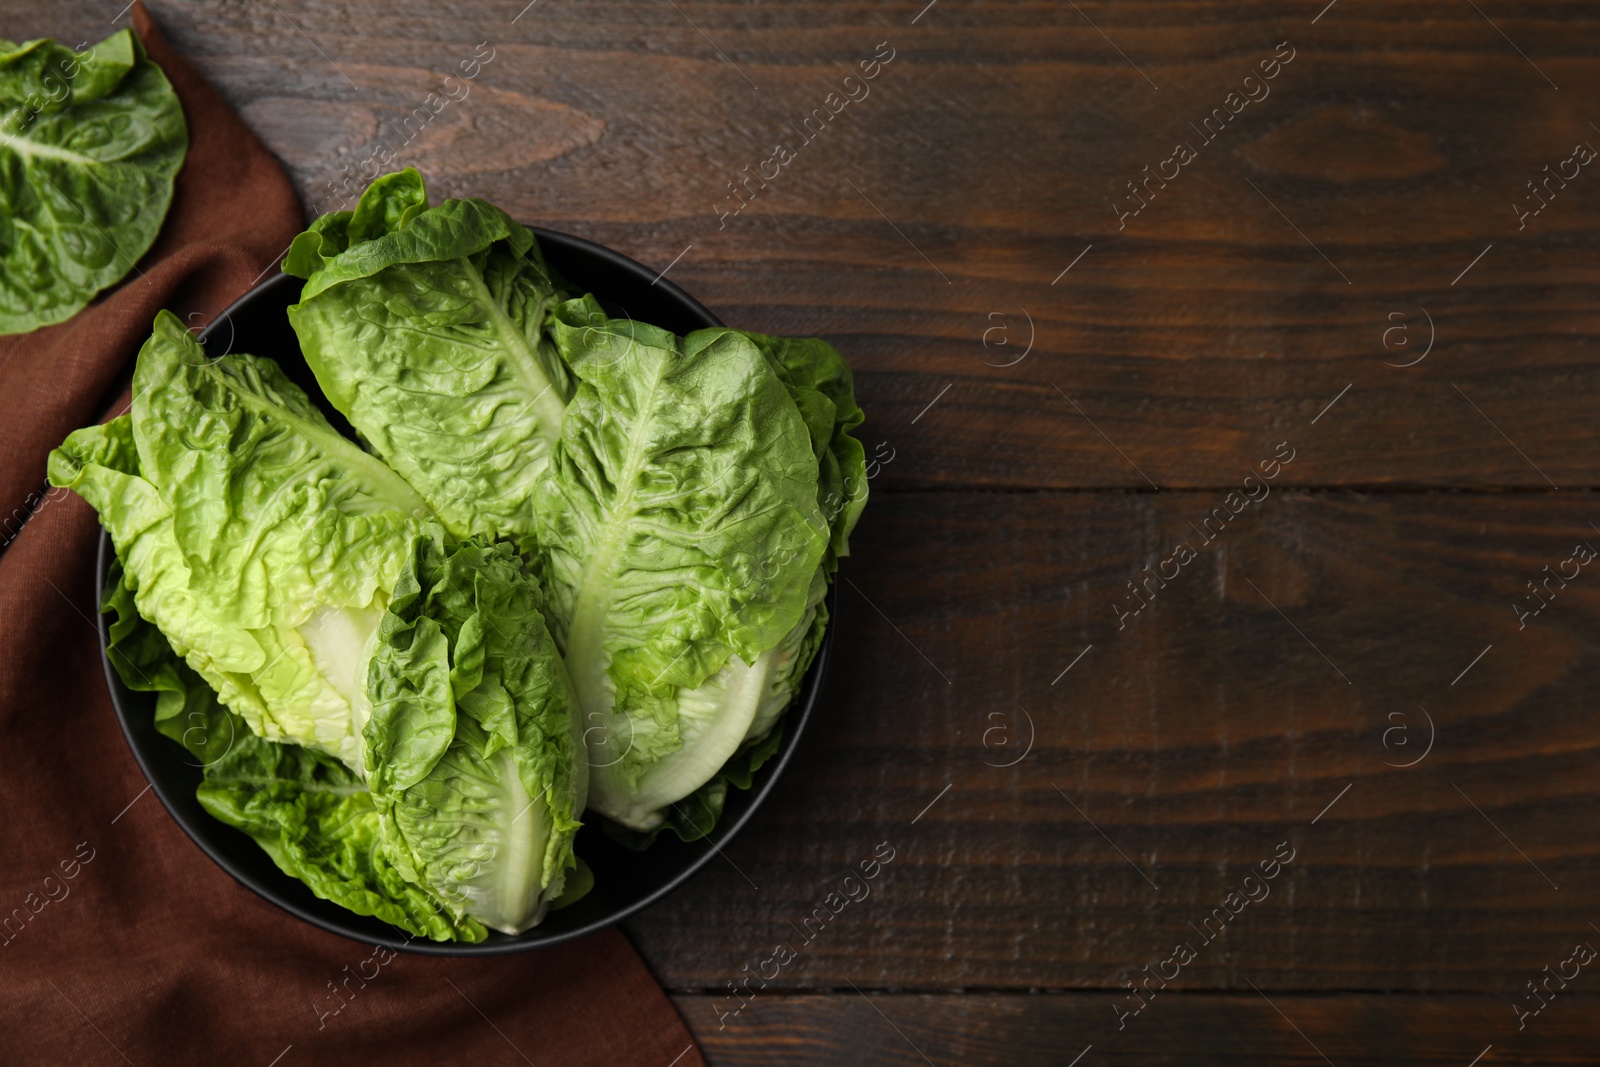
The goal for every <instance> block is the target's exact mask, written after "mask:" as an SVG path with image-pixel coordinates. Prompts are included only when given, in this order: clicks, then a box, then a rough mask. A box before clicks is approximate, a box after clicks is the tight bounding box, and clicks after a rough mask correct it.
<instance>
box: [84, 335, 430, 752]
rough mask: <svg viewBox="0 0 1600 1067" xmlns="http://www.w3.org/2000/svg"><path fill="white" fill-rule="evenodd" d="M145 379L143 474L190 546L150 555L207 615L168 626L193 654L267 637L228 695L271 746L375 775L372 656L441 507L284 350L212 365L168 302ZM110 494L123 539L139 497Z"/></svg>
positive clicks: (172, 542)
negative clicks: (343, 417)
mask: <svg viewBox="0 0 1600 1067" xmlns="http://www.w3.org/2000/svg"><path fill="white" fill-rule="evenodd" d="M133 388H134V401H133V408H132V413H131V427H132V437H133V442H134V444H135V446H136V448H137V461H138V462H137V471H138V474H139V475H140V476H141V477H142V479H143V480H144V483H145V485H147V486H153V487H154V489H155V493H156V496H157V497H158V498H159V499H160V501H161V502H162V504H163V505H164V506H165V508H166V511H167V512H168V514H169V515H170V534H167V535H166V536H167V537H169V540H168V541H166V542H164V544H165V546H166V547H169V548H170V547H175V548H176V549H177V553H178V560H176V561H174V560H167V559H162V560H159V561H156V560H152V561H151V563H150V565H159V566H162V567H164V568H166V569H167V570H169V571H171V572H172V573H173V574H174V575H179V574H181V575H183V576H184V577H185V578H186V589H187V592H188V600H186V601H184V603H183V607H184V610H185V611H189V610H191V609H192V610H193V611H194V612H196V613H198V615H199V616H200V617H201V619H202V622H201V623H200V624H197V625H189V624H187V623H186V622H185V621H184V620H183V619H178V618H174V617H173V616H172V615H171V614H164V613H162V612H160V611H159V610H157V609H153V608H152V609H151V610H153V611H155V614H154V615H152V618H153V620H154V621H155V622H156V624H157V625H158V626H160V627H161V628H162V630H163V631H164V632H165V633H167V634H168V636H169V637H172V638H173V639H174V640H175V641H176V642H178V644H179V645H180V647H181V648H182V649H183V651H184V652H185V653H186V654H187V653H189V652H190V651H191V650H193V651H198V652H200V653H201V654H203V655H209V656H211V657H212V658H213V659H215V658H216V656H217V653H216V652H215V650H214V649H213V645H214V644H216V643H218V642H226V645H227V647H228V648H229V649H234V648H235V647H236V646H238V647H240V648H242V647H243V646H246V645H250V646H253V648H254V653H253V654H252V655H246V654H245V653H244V652H243V651H240V652H238V654H236V655H233V656H231V657H230V658H228V659H227V660H226V661H225V662H223V661H219V666H221V667H224V668H225V669H226V670H229V671H232V672H234V673H236V674H242V675H244V676H245V678H244V681H241V682H240V684H239V685H238V686H237V687H235V688H237V689H239V690H242V691H244V698H245V699H244V703H243V704H240V703H238V702H236V699H235V697H236V695H237V694H236V693H235V692H234V691H233V690H230V689H229V688H228V687H226V686H224V685H222V684H217V690H218V692H219V693H221V694H222V697H223V699H224V701H225V702H226V703H227V704H228V705H229V706H230V707H232V708H234V710H235V711H237V712H238V713H239V714H241V715H243V716H244V717H245V718H246V720H247V721H248V722H249V723H250V726H251V728H252V729H253V730H255V731H256V732H257V733H259V734H261V736H263V737H265V738H267V739H268V740H272V741H279V740H286V741H293V742H296V743H299V744H304V745H309V746H311V747H314V748H317V749H319V750H321V751H324V752H328V753H329V754H331V755H335V756H337V757H339V758H341V759H343V760H344V761H345V763H346V764H347V765H349V766H350V767H351V768H352V769H353V770H355V771H356V772H357V773H364V763H363V760H362V757H361V751H360V749H361V725H362V723H363V722H364V721H365V717H366V696H365V691H366V684H365V683H366V662H367V659H368V656H369V654H370V649H371V644H372V641H373V640H374V634H375V633H376V630H377V625H378V620H379V619H380V618H381V617H382V614H383V610H384V608H385V607H386V606H387V603H388V595H389V590H390V589H391V588H392V587H393V586H394V583H395V581H396V580H397V579H398V578H399V576H400V573H401V571H402V569H403V568H404V566H405V562H406V559H407V557H408V555H409V553H410V548H411V543H412V541H413V540H414V539H415V538H416V537H417V536H418V534H419V531H420V529H421V527H422V524H423V523H424V522H425V521H427V520H428V519H429V517H430V515H431V513H430V512H429V510H428V507H427V505H426V504H425V503H424V502H423V500H422V498H421V497H420V496H418V495H417V493H416V492H415V491H414V490H413V489H412V488H411V487H410V486H409V485H407V484H406V482H405V481H404V479H402V478H401V477H400V476H399V475H397V474H396V473H395V472H394V471H392V470H391V469H389V468H388V467H386V466H385V465H384V464H383V463H382V461H380V460H378V459H376V458H374V457H373V456H371V455H368V454H367V453H366V452H363V451H362V450H361V449H360V448H358V447H356V446H355V445H354V444H352V443H351V442H350V441H348V440H346V439H345V438H343V437H342V436H340V435H339V434H338V432H337V431H335V430H334V429H333V427H331V426H330V425H329V424H328V422H327V420H326V419H325V418H323V416H322V414H321V413H320V412H319V411H318V410H317V409H316V407H315V406H314V405H312V403H311V402H310V400H309V399H308V398H307V397H306V395H305V393H304V392H302V391H301V390H300V389H299V387H297V386H295V385H294V384H293V383H292V382H290V381H289V380H288V379H287V378H285V377H284V376H283V373H282V372H281V371H280V370H279V369H278V367H277V365H276V364H275V363H273V362H272V361H271V360H269V359H261V358H257V357H254V356H248V355H229V356H224V357H222V358H219V359H209V358H207V357H206V355H205V352H204V350H203V349H202V348H201V347H200V346H199V344H198V343H197V342H196V341H195V340H194V338H193V337H192V336H191V335H190V333H189V332H188V331H187V330H186V329H184V327H183V324H182V323H181V322H179V320H178V319H177V318H176V316H173V315H172V314H170V313H168V312H162V313H161V314H160V315H158V316H157V318H156V321H155V328H154V331H153V332H152V334H151V337H150V339H149V340H148V341H147V342H146V343H145V345H144V347H143V348H142V349H141V350H140V352H139V359H138V363H137V365H136V367H135V370H134V377H133ZM80 481H81V480H80ZM76 487H77V486H76V485H75V488H76ZM80 491H82V489H80ZM149 495H150V494H149V492H148V491H146V490H144V489H141V491H140V496H139V499H141V500H142V499H146V498H148V497H149ZM104 496H105V498H104V500H103V501H101V502H98V503H97V501H96V500H95V499H93V498H91V500H90V502H91V503H95V504H96V506H97V508H99V510H100V511H101V516H102V521H103V522H106V524H107V527H108V529H111V531H112V536H113V539H114V540H115V539H116V538H117V537H118V525H119V518H118V515H117V514H115V513H117V512H118V511H119V510H120V509H121V508H122V507H123V506H124V499H125V496H124V494H122V493H120V492H116V491H111V492H108V493H106V494H104ZM102 503H103V504H104V506H102ZM108 511H109V512H111V513H112V514H111V515H110V517H109V518H108ZM118 548H119V551H120V550H121V549H122V544H121V542H120V541H119V542H118ZM128 560H129V565H130V568H132V569H134V570H135V573H139V570H138V568H136V567H135V566H134V564H135V558H134V557H133V556H131V555H130V556H128ZM179 561H181V564H182V569H180V567H179ZM141 565H143V564H141ZM142 579H143V576H142V574H141V581H142ZM143 608H144V604H143V602H142V601H141V609H143ZM208 680H210V676H209V675H208Z"/></svg>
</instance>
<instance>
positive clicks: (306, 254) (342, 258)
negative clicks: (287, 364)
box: [284, 170, 572, 537]
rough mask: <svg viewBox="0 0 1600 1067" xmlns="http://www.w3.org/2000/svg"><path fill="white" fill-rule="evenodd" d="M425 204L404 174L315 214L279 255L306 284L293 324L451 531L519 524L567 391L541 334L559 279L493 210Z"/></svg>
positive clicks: (333, 385) (355, 418) (333, 392)
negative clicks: (340, 208)
mask: <svg viewBox="0 0 1600 1067" xmlns="http://www.w3.org/2000/svg"><path fill="white" fill-rule="evenodd" d="M427 204H428V199H427V192H426V189H425V188H424V186H423V181H422V177H421V176H420V175H419V174H417V172H416V171H414V170H405V171H401V172H399V173H396V174H390V175H387V176H385V177H383V178H380V179H378V180H377V181H376V182H374V183H373V184H372V185H371V186H370V187H369V188H368V189H367V191H366V193H364V194H363V195H362V197H361V200H360V202H359V203H358V204H357V206H356V209H355V211H354V212H337V213H333V214H328V215H323V216H321V217H320V218H318V219H317V220H316V222H314V223H313V224H312V227H311V229H310V230H308V231H307V232H306V233H303V234H301V235H300V236H299V237H298V238H296V239H295V242H294V244H293V245H292V246H291V248H290V250H289V255H288V257H287V259H285V261H284V270H285V271H287V272H289V273H290V274H294V275H297V276H299V277H303V278H306V279H307V281H306V285H305V288H304V290H303V292H302V293H301V297H300V302H299V303H298V304H296V305H294V306H293V307H291V308H290V309H289V321H290V322H291V323H292V324H293V326H294V329H295V333H296V334H297V335H298V337H299V338H300V347H301V350H302V351H304V352H305V355H306V361H307V362H308V363H309V364H310V365H311V369H312V371H313V372H315V374H316V376H317V381H318V383H319V384H320V385H321V386H322V390H323V392H324V393H325V394H326V395H327V397H328V399H329V400H330V401H331V402H332V403H333V405H334V406H335V407H336V408H338V409H339V411H341V412H342V413H343V414H344V415H345V416H346V417H347V418H348V419H349V420H350V423H351V425H353V426H354V427H355V428H356V429H357V430H358V431H360V433H361V434H362V436H363V437H364V438H365V439H366V440H367V441H369V442H371V444H372V446H373V448H374V449H375V450H376V451H377V452H378V454H379V455H381V456H383V457H384V458H385V459H386V460H387V461H388V463H389V464H391V465H392V466H393V467H394V468H395V469H396V470H397V471H399V472H400V473H401V474H402V475H403V476H404V477H405V478H406V479H407V481H409V482H410V483H411V484H412V485H414V486H416V488H417V489H418V490H419V491H420V492H421V493H422V494H423V495H424V496H425V497H427V499H428V502H429V503H430V504H431V505H432V506H433V509H434V510H435V511H436V512H437V513H438V515H439V516H440V518H441V519H442V520H443V521H444V523H445V525H446V527H447V528H449V530H450V531H451V532H452V533H453V534H455V535H457V536H465V535H467V534H472V533H489V534H493V535H497V536H503V537H518V536H522V535H526V534H528V533H530V532H531V529H532V523H531V519H530V516H529V513H528V501H529V499H530V498H531V496H532V494H533V489H534V484H535V482H536V481H537V479H538V476H539V473H540V471H541V470H542V469H543V468H544V464H545V462H546V459H547V456H548V454H549V450H550V447H551V445H552V444H553V443H554V441H555V440H556V438H557V437H558V436H559V435H560V432H561V417H562V411H563V409H564V408H565V406H566V401H567V398H568V396H569V395H570V393H571V388H572V383H571V381H570V379H569V376H568V375H567V372H566V368H565V367H564V365H563V364H562V362H561V360H560V358H559V357H558V356H557V355H556V353H555V350H554V348H553V346H552V345H551V344H550V342H549V340H548V339H547V338H546V337H545V336H544V334H543V332H542V330H541V326H542V325H543V323H544V319H545V315H546V313H547V311H548V310H549V308H550V307H551V305H552V304H554V302H555V301H556V299H557V296H558V294H557V292H556V286H555V282H554V281H553V279H552V277H551V275H550V271H549V269H548V267H546V265H545V263H544V259H543V257H542V256H541V255H540V253H539V249H538V246H537V244H536V243H535V242H534V239H533V235H532V234H531V233H530V232H529V231H528V230H527V229H526V228H525V227H523V226H521V225H520V224H518V223H517V222H515V221H513V220H512V219H511V218H510V217H509V216H507V215H506V214H505V212H503V211H501V210H500V209H499V208H496V207H493V206H491V205H489V204H486V203H484V202H483V201H481V200H447V201H445V202H444V203H443V204H440V205H439V206H438V207H435V208H429V207H428V206H427Z"/></svg>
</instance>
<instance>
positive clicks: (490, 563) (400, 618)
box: [365, 527, 588, 934]
mask: <svg viewBox="0 0 1600 1067" xmlns="http://www.w3.org/2000/svg"><path fill="white" fill-rule="evenodd" d="M434 530H435V533H434V535H433V536H431V537H424V538H421V539H419V540H418V541H417V542H416V545H415V551H414V554H413V555H412V556H411V559H410V561H409V563H408V567H407V570H406V571H405V573H404V574H403V575H402V576H401V579H400V582H399V584H398V585H397V586H396V588H395V590H394V596H393V599H392V600H391V601H390V604H389V610H388V612H387V614H385V615H384V618H383V622H382V625H381V626H380V627H379V631H378V643H377V648H376V651H375V652H374V654H373V658H372V666H371V675H370V683H369V684H370V688H371V699H372V717H371V718H370V719H369V720H368V721H367V724H366V728H365V732H366V739H367V746H366V758H367V767H368V771H369V774H368V781H369V783H370V785H371V789H372V793H373V797H374V799H375V800H376V802H377V806H378V810H379V812H380V813H381V815H382V816H383V829H384V835H385V838H386V840H387V841H388V843H389V845H390V851H391V853H392V854H393V856H394V857H395V862H396V864H397V865H398V867H399V869H400V871H401V872H402V873H403V874H404V875H405V876H406V877H407V878H408V879H410V880H411V881H413V882H415V883H417V884H419V885H423V886H426V887H428V889H429V890H431V891H432V892H433V893H435V894H436V895H437V896H439V897H440V898H442V899H443V900H445V901H446V902H447V903H448V905H449V906H450V908H451V910H452V912H453V914H455V915H457V916H463V915H471V916H472V917H474V918H475V919H478V920H480V921H482V922H483V923H484V924H485V925H487V926H490V927H493V928H494V929H497V930H501V931H504V932H505V933H511V934H515V933H520V932H521V931H523V930H525V929H527V928H528V927H530V926H532V925H534V924H535V923H537V922H538V921H539V920H540V919H541V918H543V916H544V913H545V910H546V909H547V907H549V905H550V903H551V902H552V901H553V900H555V899H556V898H558V897H561V896H562V893H563V889H564V887H565V883H566V879H567V873H568V871H569V870H571V869H572V867H573V866H574V858H573V854H572V839H573V836H574V835H575V834H576V833H577V830H578V825H579V824H578V819H577V817H578V815H579V814H580V813H581V812H582V810H583V804H584V796H585V793H586V791H587V788H588V783H587V781H586V774H585V772H586V771H587V765H586V763H585V762H584V760H583V759H582V757H581V751H582V740H581V738H580V737H579V736H578V733H577V731H576V729H575V727H576V719H575V718H574V716H573V714H572V697H571V690H570V685H569V683H568V681H567V676H566V671H565V670H564V669H563V667H562V664H561V658H560V657H559V656H558V655H557V653H556V647H555V642H554V641H553V640H552V639H551V637H550V632H549V630H547V629H546V627H545V621H544V614H543V612H544V596H543V594H542V593H541V591H540V588H539V585H538V581H537V579H536V578H535V577H534V576H533V574H532V573H531V572H530V571H529V570H528V568H527V565H526V563H525V562H524V561H523V560H522V558H521V557H520V556H518V555H517V554H516V553H515V552H514V551H513V550H512V548H511V546H510V545H509V544H506V543H504V542H501V543H498V544H491V543H489V542H488V541H487V540H484V539H473V540H469V541H466V542H463V543H461V544H454V545H447V544H446V542H445V541H444V538H443V536H442V534H441V533H439V532H438V528H437V527H435V528H434Z"/></svg>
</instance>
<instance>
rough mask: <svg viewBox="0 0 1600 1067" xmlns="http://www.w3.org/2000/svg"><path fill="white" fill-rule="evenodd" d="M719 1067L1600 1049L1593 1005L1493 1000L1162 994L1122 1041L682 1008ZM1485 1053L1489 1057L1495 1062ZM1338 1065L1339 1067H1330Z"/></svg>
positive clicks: (786, 1006) (1532, 1057)
mask: <svg viewBox="0 0 1600 1067" xmlns="http://www.w3.org/2000/svg"><path fill="white" fill-rule="evenodd" d="M677 1002H678V1010H679V1011H681V1012H683V1015H684V1018H685V1019H687V1020H688V1021H689V1024H690V1026H691V1027H692V1028H693V1029H694V1031H695V1036H696V1037H697V1038H698V1039H699V1041H700V1044H701V1048H703V1049H704V1050H705V1054H706V1059H707V1061H708V1062H709V1063H711V1065H712V1067H746V1065H750V1067H757V1065H759V1067H855V1065H860V1064H883V1065H889V1064H895V1065H904V1067H926V1065H927V1064H930V1063H932V1064H937V1065H939V1067H944V1065H946V1064H964V1065H966V1067H1011V1065H1013V1064H1017V1063H1040V1064H1044V1063H1048V1064H1055V1065H1058V1067H1068V1065H1069V1063H1071V1061H1072V1059H1073V1057H1074V1056H1078V1055H1080V1054H1082V1053H1084V1052H1085V1050H1087V1049H1090V1048H1091V1046H1092V1050H1090V1051H1088V1054H1087V1055H1084V1057H1083V1059H1082V1060H1081V1061H1079V1063H1080V1064H1081V1067H1089V1065H1090V1064H1104V1063H1113V1064H1137V1065H1139V1067H1146V1065H1159V1064H1173V1065H1176V1064H1183V1065H1185V1067H1189V1065H1194V1064H1200V1065H1209V1064H1218V1065H1222V1064H1226V1065H1229V1067H1239V1065H1243V1067H1250V1065H1261V1067H1327V1064H1329V1063H1334V1064H1338V1065H1339V1067H1351V1065H1353V1064H1392V1063H1409V1064H1419V1065H1437V1067H1467V1065H1468V1064H1469V1063H1472V1062H1473V1057H1475V1056H1478V1055H1483V1059H1482V1060H1481V1061H1478V1062H1480V1063H1482V1064H1483V1065H1484V1067H1505V1065H1509V1064H1525V1065H1540V1067H1551V1065H1556V1064H1591V1063H1593V1062H1594V1044H1595V1040H1596V1038H1597V1037H1600V1021H1597V1020H1600V1002H1597V1001H1596V999H1595V998H1594V996H1593V995H1584V994H1567V995H1563V996H1562V997H1558V998H1557V999H1556V1000H1554V1001H1553V1002H1552V1003H1551V1004H1550V1006H1549V1007H1548V1008H1547V1009H1545V1010H1544V1011H1543V1012H1541V1013H1540V1015H1539V1016H1538V1017H1537V1018H1535V1019H1531V1020H1529V1022H1528V1025H1527V1027H1526V1028H1525V1029H1524V1030H1522V1031H1518V1030H1517V1025H1516V1021H1515V1017H1514V1016H1513V1014H1512V1012H1511V1010H1510V1007H1509V1002H1508V1001H1507V1000H1504V999H1495V998H1492V997H1465V996H1456V997H1389V996H1373V995H1362V996H1345V997H1295V996H1275V997H1273V998H1271V1001H1270V1002H1269V1001H1268V1000H1266V999H1265V998H1263V997H1260V996H1258V995H1257V994H1255V993H1250V992H1248V991H1247V992H1246V993H1245V995H1244V996H1215V995H1199V996H1184V997H1173V998H1171V999H1168V1000H1163V999H1161V998H1160V997H1159V996H1158V997H1157V998H1156V999H1155V1000H1154V1001H1153V1002H1152V1003H1151V1004H1150V1007H1149V1008H1148V1009H1147V1010H1148V1011H1149V1013H1150V1014H1149V1016H1148V1017H1141V1018H1138V1019H1132V1020H1129V1022H1128V1026H1127V1028H1126V1029H1125V1030H1122V1031H1118V1030H1117V1027H1116V1016H1115V1014H1114V1012H1113V1010H1112V1005H1113V1003H1114V998H1113V997H1111V996H1110V995H1103V994H1070V995H1065V996H1062V995H1053V996H1052V995H1046V996H1031V997H1029V996H1001V995H995V994H986V993H979V994H973V995H969V996H903V995H894V994H882V993H877V992H870V991H869V992H868V993H866V994H862V993H856V992H851V991H849V990H848V989H847V990H846V992H845V995H843V996H779V997H773V998H771V999H769V1000H761V999H757V1000H755V1001H754V1002H752V1004H751V1005H750V1007H749V1008H747V1009H746V1010H745V1012H744V1013H743V1014H742V1015H740V1016H739V1017H738V1018H737V1019H733V1020H730V1021H728V1022H727V1025H726V1026H725V1027H724V1028H723V1029H720V1030H719V1029H718V1028H717V1025H716V1018H715V1016H714V1015H713V1014H712V1006H713V1005H712V1003H711V1002H709V1001H708V999H707V998H704V997H679V998H677ZM1280 1012H1281V1014H1280ZM1485 1053H1486V1054H1485ZM1325 1057H1326V1058H1325Z"/></svg>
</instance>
